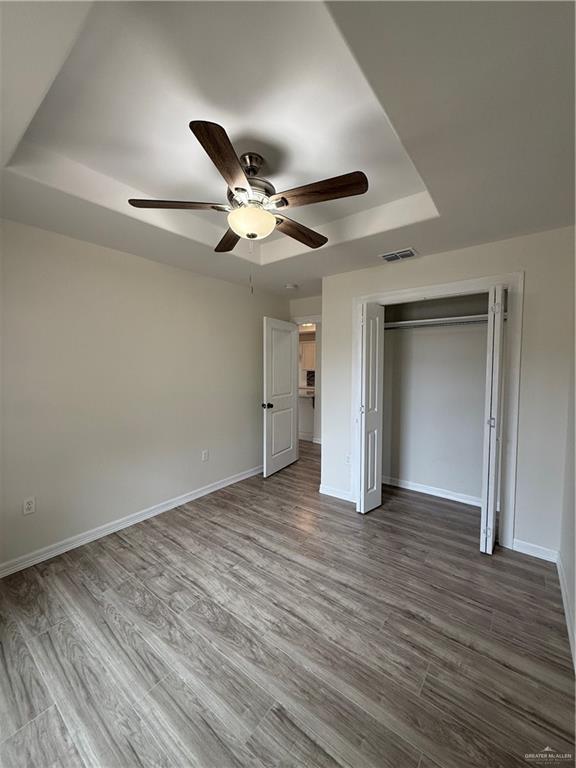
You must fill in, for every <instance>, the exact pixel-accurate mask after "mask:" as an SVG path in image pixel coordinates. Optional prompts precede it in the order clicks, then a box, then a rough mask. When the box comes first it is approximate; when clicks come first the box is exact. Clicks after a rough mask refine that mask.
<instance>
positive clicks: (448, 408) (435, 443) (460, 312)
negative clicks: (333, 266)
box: [383, 293, 488, 506]
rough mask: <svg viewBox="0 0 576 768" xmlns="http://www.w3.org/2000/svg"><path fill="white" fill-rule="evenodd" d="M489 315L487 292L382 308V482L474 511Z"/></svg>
mask: <svg viewBox="0 0 576 768" xmlns="http://www.w3.org/2000/svg"><path fill="white" fill-rule="evenodd" d="M487 310H488V295H487V294H486V293H483V294H475V295H470V296H456V297H449V298H445V299H444V298H443V299H434V300H431V301H419V302H411V303H409V304H396V305H390V306H387V307H386V308H385V328H386V330H385V334H384V388H383V396H384V409H383V414H384V429H383V482H384V483H386V484H391V485H398V486H401V487H405V488H411V489H413V490H416V491H421V492H423V493H431V494H434V495H437V496H441V497H444V498H450V499H455V500H458V501H463V502H466V503H469V504H474V505H476V506H479V505H480V492H481V481H482V441H483V433H484V425H483V422H484V394H485V384H486V382H485V377H486V341H487V322H486V319H485V318H486V315H487ZM472 317H474V318H475V319H474V322H468V321H467V319H466V318H472ZM458 318H463V319H462V320H460V319H458Z"/></svg>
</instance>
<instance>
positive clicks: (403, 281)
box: [322, 228, 574, 550]
mask: <svg viewBox="0 0 576 768" xmlns="http://www.w3.org/2000/svg"><path fill="white" fill-rule="evenodd" d="M573 254H574V230H573V229H572V228H565V229H560V230H553V231H550V232H544V233H541V234H537V235H531V236H527V237H521V238H513V239H510V240H503V241H500V242H496V243H487V244H484V245H479V246H474V247H472V248H466V249H463V250H458V251H451V252H448V253H438V254H434V255H431V256H426V257H420V258H415V259H414V260H413V261H406V262H402V263H400V264H391V265H390V264H384V265H381V266H378V267H374V268H371V269H364V270H359V271H356V272H349V273H346V274H341V275H334V276H331V277H327V278H324V281H323V289H322V320H323V327H322V344H323V355H322V372H323V377H322V381H323V391H322V484H323V485H324V486H327V487H331V488H335V489H339V490H341V491H342V492H343V493H348V492H350V489H351V477H350V465H349V464H347V457H348V456H350V454H351V452H352V445H351V432H352V419H351V371H352V311H353V309H352V308H353V299H354V297H359V296H363V295H367V294H374V293H375V292H378V291H380V290H381V291H383V292H384V291H389V290H394V289H396V288H398V289H402V288H414V287H420V286H425V285H433V284H438V283H446V282H451V281H456V280H465V279H469V278H473V277H480V276H490V275H498V274H503V273H509V272H516V271H524V272H525V286H524V311H523V341H522V368H521V386H520V415H519V434H518V439H519V446H518V472H517V511H516V521H515V531H514V537H515V538H516V539H519V540H522V541H525V542H528V543H532V544H534V545H537V546H540V547H545V548H548V549H552V550H558V548H559V545H560V517H561V510H562V507H563V501H564V500H563V494H564V466H565V452H566V437H567V417H568V402H569V399H570V398H572V397H573V387H572V386H571V383H570V376H569V373H570V365H571V364H570V360H569V358H570V355H571V351H572V348H573V344H574V333H573V321H572V317H573V306H574V258H573Z"/></svg>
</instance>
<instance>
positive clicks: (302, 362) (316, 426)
mask: <svg viewBox="0 0 576 768" xmlns="http://www.w3.org/2000/svg"><path fill="white" fill-rule="evenodd" d="M319 346H320V327H319V324H316V323H314V322H311V321H306V322H302V323H299V325H298V439H299V440H304V441H306V442H316V443H319V442H320V408H319V398H318V392H319V376H318V381H317V374H318V373H319V362H320V356H319V354H318V353H319ZM317 385H318V386H317Z"/></svg>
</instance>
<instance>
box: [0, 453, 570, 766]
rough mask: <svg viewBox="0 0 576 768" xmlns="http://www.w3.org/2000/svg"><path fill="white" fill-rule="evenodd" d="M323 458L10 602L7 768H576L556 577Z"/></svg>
mask: <svg viewBox="0 0 576 768" xmlns="http://www.w3.org/2000/svg"><path fill="white" fill-rule="evenodd" d="M318 485H319V451H318V449H317V447H316V446H312V444H308V443H306V444H303V446H302V458H301V460H300V461H299V462H298V463H297V464H295V465H293V466H291V467H289V468H287V469H286V470H284V471H283V472H281V473H279V474H278V475H276V476H274V477H272V478H270V479H268V480H263V479H262V478H261V477H254V478H251V479H249V480H245V481H244V482H241V483H238V484H237V485H234V486H230V487H229V488H227V489H224V490H221V491H217V492H216V493H213V494H211V495H210V496H205V497H204V498H202V499H199V500H198V501H195V502H193V503H191V504H187V505H185V506H184V507H180V508H178V509H176V510H173V511H172V512H167V513H165V514H163V515H160V516H158V517H156V518H153V519H151V520H147V521H145V522H142V523H139V524H137V525H135V526H132V527H131V528H127V529H125V530H123V531H121V532H120V533H116V534H112V535H110V536H107V537H106V538H104V539H100V540H99V541H97V542H93V543H92V544H88V545H86V546H83V547H80V548H78V549H75V550H73V551H71V552H68V553H67V554H64V555H62V556H60V557H56V558H54V559H52V560H50V561H47V562H45V563H43V564H41V565H39V566H36V567H33V568H29V569H27V570H26V571H22V572H20V573H17V574H14V575H12V576H9V577H7V578H5V579H4V580H2V581H1V582H0V639H1V646H0V654H1V655H0V764H1V765H2V766H3V768H24V766H34V768H52V767H54V768H55V767H56V766H58V767H59V768H64V767H66V768H69V767H72V766H73V767H74V768H76V766H94V768H116V767H119V768H120V767H122V768H132V767H133V766H146V767H147V768H148V767H152V766H154V767H156V766H164V767H166V768H169V767H170V768H174V767H176V766H177V767H178V768H180V767H182V768H184V767H186V768H187V767H188V766H197V767H201V768H227V767H228V766H234V767H237V768H241V767H242V766H254V767H255V768H259V767H266V768H268V767H272V768H292V767H294V768H295V767H296V766H305V767H306V768H310V767H311V766H317V767H318V768H338V766H349V767H350V768H363V767H364V766H365V767H366V768H368V766H372V767H377V768H383V767H384V768H386V767H388V768H468V766H482V768H488V767H489V768H504V767H506V768H508V767H510V768H514V767H515V766H526V765H528V764H529V763H527V762H526V761H525V760H524V755H525V754H527V753H532V752H538V751H539V750H541V749H542V748H543V747H546V746H550V747H552V748H553V749H556V750H559V751H568V752H573V751H574V727H573V725H574V695H573V691H574V679H573V673H572V665H571V660H570V651H569V646H568V639H567V635H566V629H565V623H564V615H563V611H562V604H561V597H560V590H559V585H558V579H557V576H556V571H555V567H554V566H552V565H551V564H548V563H545V562H542V561H538V560H535V559H533V558H529V557H526V556H522V555H519V554H516V553H513V552H508V551H502V550H500V551H498V552H497V553H496V554H495V555H494V556H493V557H492V558H489V557H486V556H482V555H480V554H479V552H478V526H479V521H478V513H477V511H476V510H473V509H472V508H470V507H465V506H463V505H460V504H456V503H452V502H444V501H439V500H435V499H433V498H431V497H427V496H421V495H418V494H413V493H410V492H405V491H395V490H393V489H388V490H387V492H386V493H385V499H384V503H383V505H382V507H381V508H380V509H378V510H375V511H374V512H372V513H371V514H370V515H368V516H366V517H361V516H359V515H357V514H356V513H355V512H354V511H353V509H352V506H351V505H350V504H346V503H344V502H339V501H337V500H334V499H331V498H329V497H326V496H321V495H320V494H319V493H318ZM563 764H566V765H567V764H572V763H563Z"/></svg>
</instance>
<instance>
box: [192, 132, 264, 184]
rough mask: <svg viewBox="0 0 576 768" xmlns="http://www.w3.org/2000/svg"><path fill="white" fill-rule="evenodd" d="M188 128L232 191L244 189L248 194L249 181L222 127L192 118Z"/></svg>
mask: <svg viewBox="0 0 576 768" xmlns="http://www.w3.org/2000/svg"><path fill="white" fill-rule="evenodd" d="M190 130H191V131H192V133H193V134H194V136H196V138H197V139H198V141H199V142H200V144H201V145H202V148H203V149H204V151H205V152H206V154H207V155H208V157H209V158H210V160H212V162H213V163H214V165H215V166H216V168H217V169H218V170H219V171H220V174H221V175H222V176H223V177H224V180H225V181H226V184H228V186H229V187H230V189H231V190H232V192H237V191H238V190H245V191H246V192H247V193H248V194H250V192H251V190H250V183H249V182H248V179H247V178H246V174H245V173H244V170H243V168H242V166H241V165H240V160H238V155H237V154H236V152H235V151H234V147H233V146H232V144H231V143H230V139H229V138H228V134H227V133H226V131H225V130H224V128H222V126H221V125H218V124H217V123H208V122H205V121H204V120H192V122H191V123H190Z"/></svg>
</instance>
